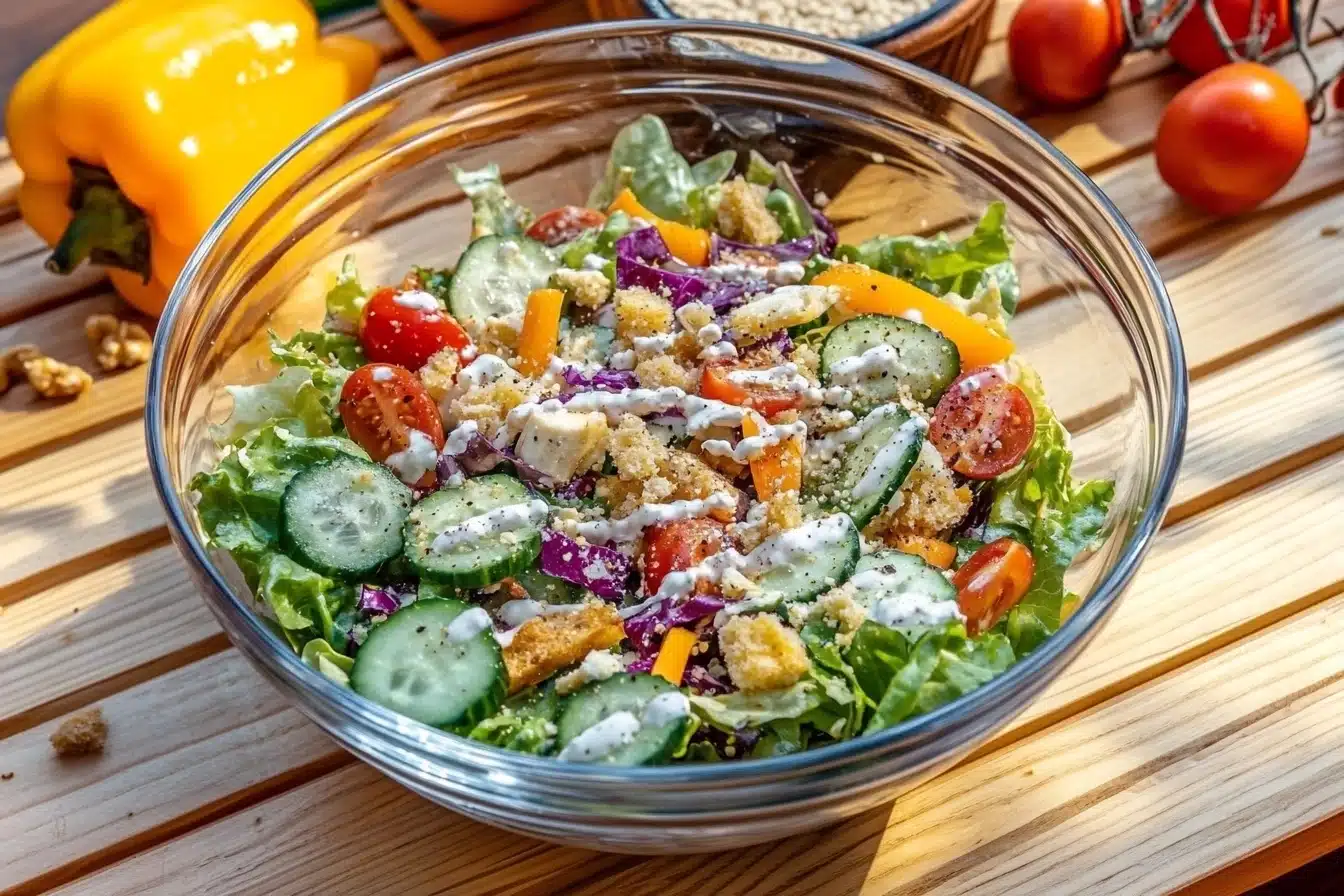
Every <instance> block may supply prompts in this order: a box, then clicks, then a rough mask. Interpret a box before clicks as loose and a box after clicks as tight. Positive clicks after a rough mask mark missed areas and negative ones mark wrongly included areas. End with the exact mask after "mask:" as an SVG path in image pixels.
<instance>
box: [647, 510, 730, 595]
mask: <svg viewBox="0 0 1344 896" xmlns="http://www.w3.org/2000/svg"><path fill="white" fill-rule="evenodd" d="M726 532H727V527H726V526H724V524H723V523H721V522H719V521H718V520H714V519H708V518H698V519H690V520H676V521H674V522H670V523H657V524H655V525H652V526H650V527H649V528H648V529H645V530H644V593H645V594H656V593H657V592H658V587H659V586H660V585H662V584H663V579H664V578H665V577H666V576H667V574H668V573H670V572H682V571H685V570H687V569H690V568H691V567H692V566H695V565H696V564H698V563H700V562H701V561H702V560H705V559H706V558H708V557H710V556H712V555H714V554H717V553H718V552H719V551H721V550H723V547H724V544H725V538H726ZM696 590H697V591H698V590H699V587H697V589H696Z"/></svg>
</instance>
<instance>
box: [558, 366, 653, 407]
mask: <svg viewBox="0 0 1344 896" xmlns="http://www.w3.org/2000/svg"><path fill="white" fill-rule="evenodd" d="M560 375H561V376H562V377H564V379H565V383H566V384H567V385H569V386H571V387H573V390H574V393H578V392H619V391H621V390H622V389H636V388H638V387H639V380H638V379H637V378H636V377H635V372H634V371H633V370H607V369H606V368H599V369H598V370H595V371H593V372H592V373H584V372H583V371H581V370H579V368H577V367H572V366H568V365H566V367H565V369H564V370H563V371H561V373H560ZM571 394H573V393H571ZM567 397H569V396H562V397H561V401H563V400H565V398H567Z"/></svg>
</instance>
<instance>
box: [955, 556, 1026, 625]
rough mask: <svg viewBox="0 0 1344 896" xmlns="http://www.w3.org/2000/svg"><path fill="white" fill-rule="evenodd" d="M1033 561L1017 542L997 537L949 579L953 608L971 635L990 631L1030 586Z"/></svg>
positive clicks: (1015, 604)
mask: <svg viewBox="0 0 1344 896" xmlns="http://www.w3.org/2000/svg"><path fill="white" fill-rule="evenodd" d="M1035 573H1036V560H1035V558H1033V557H1032V556H1031V551H1030V550H1029V549H1028V548H1027V546H1026V545H1024V544H1022V542H1020V541H1014V540H1013V539H1011V538H1000V539H999V540H997V541H991V542H990V543H989V544H987V545H985V546H984V547H982V548H981V549H980V550H978V551H976V552H975V553H974V554H972V555H971V559H969V560H967V561H966V564H965V565H964V566H962V567H961V569H959V570H957V571H956V573H954V574H953V576H952V584H953V585H956V586H957V607H958V608H959V609H960V610H961V613H962V615H963V616H965V617H966V633H967V634H969V635H972V636H975V635H978V634H980V633H981V632H987V631H989V630H990V629H991V628H993V627H994V626H995V625H996V624H997V623H998V621H999V620H1000V619H1002V618H1003V615H1004V614H1005V613H1007V612H1008V611H1009V610H1011V609H1012V608H1013V607H1015V606H1017V602H1018V601H1020V600H1021V599H1022V596H1023V595H1024V594H1026V593H1027V588H1029V587H1030V586H1031V577H1032V576H1033V575H1034V574H1035Z"/></svg>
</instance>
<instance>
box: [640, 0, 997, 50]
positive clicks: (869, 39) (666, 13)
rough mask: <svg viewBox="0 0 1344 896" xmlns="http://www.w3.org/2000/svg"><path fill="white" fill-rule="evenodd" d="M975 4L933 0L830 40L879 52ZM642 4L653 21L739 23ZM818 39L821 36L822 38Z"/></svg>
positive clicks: (657, 2)
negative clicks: (878, 24) (911, 11)
mask: <svg viewBox="0 0 1344 896" xmlns="http://www.w3.org/2000/svg"><path fill="white" fill-rule="evenodd" d="M975 2H978V0H934V2H933V3H932V4H931V5H929V6H928V7H926V8H925V9H921V10H920V11H919V12H917V13H915V14H914V15H910V16H906V17H905V18H904V19H901V20H899V21H897V22H893V23H892V24H890V25H888V26H887V27H885V28H883V29H881V30H879V31H869V32H868V33H866V34H859V35H856V36H855V37H835V38H827V39H828V40H834V41H837V42H840V43H849V44H857V45H858V46H860V47H868V48H869V49H874V50H876V49H878V48H880V47H881V46H882V45H883V44H885V43H887V42H888V41H893V40H895V39H896V38H898V37H905V36H906V35H908V34H912V33H914V32H915V31H917V30H919V29H920V28H922V27H923V26H924V25H927V24H929V23H930V22H932V21H933V20H934V19H938V18H941V17H942V16H943V14H944V13H947V12H951V11H952V9H953V8H954V7H957V6H960V5H962V4H963V3H975ZM639 5H640V6H642V7H644V9H645V10H646V11H647V12H648V14H649V15H651V16H653V17H654V18H656V19H662V20H664V21H669V22H700V21H714V22H734V21H736V20H734V19H709V20H705V19H693V18H692V19H688V18H686V17H685V16H683V15H681V14H680V13H678V12H675V11H673V9H672V7H670V6H668V5H667V2H666V0H639ZM740 24H744V25H750V24H751V23H749V22H742V23H740ZM771 27H773V26H771ZM802 33H810V32H802ZM817 36H818V37H821V35H817Z"/></svg>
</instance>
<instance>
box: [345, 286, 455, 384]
mask: <svg viewBox="0 0 1344 896" xmlns="http://www.w3.org/2000/svg"><path fill="white" fill-rule="evenodd" d="M359 341H360V344H361V345H363V346H364V354H365V355H366V356H367V357H368V359H369V360H370V361H383V362H385V363H388V364H398V365H400V366H402V367H405V368H406V369H407V370H419V369H420V368H421V367H424V366H425V362H426V361H428V360H429V358H430V356H431V355H433V354H434V353H435V352H437V351H438V350H439V349H442V348H445V347H449V348H453V349H456V350H457V351H458V352H459V353H460V352H461V351H462V349H464V348H466V347H467V346H469V345H471V337H470V336H468V335H467V331H466V330H464V329H462V327H461V325H460V324H458V322H457V321H456V320H454V319H453V317H452V315H450V314H448V312H446V311H444V310H443V309H441V308H440V307H439V302H438V299H435V298H434V297H433V296H432V295H430V294H429V293H427V292H421V291H419V290H415V291H411V292H399V291H398V290H396V289H393V288H392V287H390V286H389V287H384V288H383V289H380V290H378V291H377V292H375V293H374V294H373V295H372V296H370V297H369V302H368V304H367V305H365V306H364V316H363V318H362V320H361V321H360V325H359Z"/></svg>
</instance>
